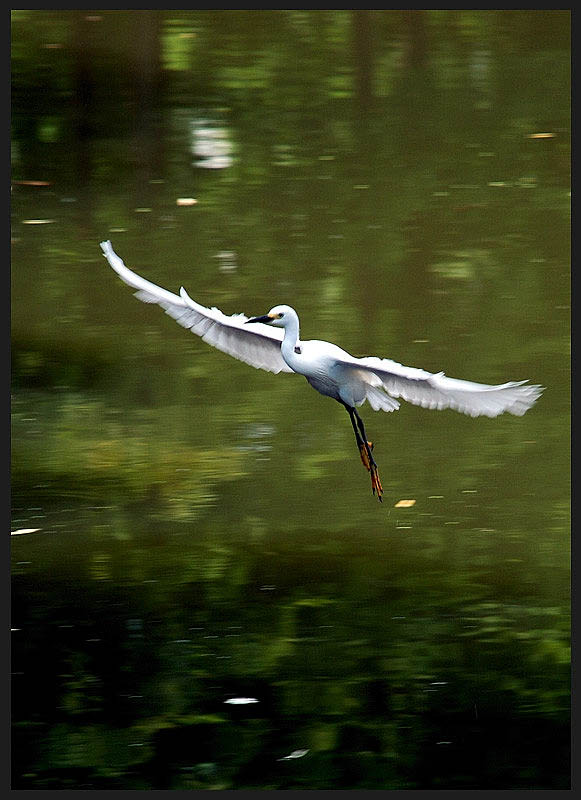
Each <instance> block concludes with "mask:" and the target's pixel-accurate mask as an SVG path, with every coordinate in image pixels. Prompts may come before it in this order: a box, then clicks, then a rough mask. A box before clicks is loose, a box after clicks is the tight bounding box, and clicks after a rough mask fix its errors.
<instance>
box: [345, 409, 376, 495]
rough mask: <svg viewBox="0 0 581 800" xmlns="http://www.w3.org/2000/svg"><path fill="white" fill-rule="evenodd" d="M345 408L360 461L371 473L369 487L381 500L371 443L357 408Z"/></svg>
mask: <svg viewBox="0 0 581 800" xmlns="http://www.w3.org/2000/svg"><path fill="white" fill-rule="evenodd" d="M345 408H346V409H347V411H348V412H349V419H350V420H351V425H352V426H353V431H354V432H355V441H356V442H357V447H358V448H359V455H360V456H361V461H362V462H363V466H364V467H365V469H366V470H367V471H368V472H370V473H371V489H372V491H373V494H375V492H377V499H378V500H379V501H380V502H382V494H383V487H382V485H381V481H380V479H379V472H378V469H377V464H376V463H375V459H374V458H373V456H372V455H371V451H372V449H373V443H372V442H370V441H368V439H367V434H366V433H365V426H364V425H363V420H362V419H361V417H360V416H359V414H358V413H357V410H356V409H355V408H353V406H348V405H345Z"/></svg>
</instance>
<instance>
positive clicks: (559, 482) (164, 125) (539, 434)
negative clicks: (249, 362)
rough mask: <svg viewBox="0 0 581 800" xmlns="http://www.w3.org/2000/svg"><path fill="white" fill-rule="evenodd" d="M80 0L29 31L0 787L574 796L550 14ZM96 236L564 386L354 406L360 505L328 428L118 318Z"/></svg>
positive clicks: (461, 366)
mask: <svg viewBox="0 0 581 800" xmlns="http://www.w3.org/2000/svg"><path fill="white" fill-rule="evenodd" d="M68 13H73V14H75V15H76V14H83V13H84V12H34V14H32V12H26V11H15V12H14V19H13V43H14V48H13V58H14V68H13V87H14V88H13V92H14V94H13V100H14V112H13V126H14V127H13V140H14V162H13V177H14V179H15V183H14V186H13V194H12V236H13V256H12V262H13V263H12V298H13V309H12V357H13V365H12V368H13V373H12V375H13V379H12V380H13V387H12V389H13V402H12V491H13V519H12V528H11V531H12V533H13V534H14V535H13V536H12V537H11V549H12V575H13V606H12V615H13V616H12V628H13V632H12V636H13V642H12V654H13V677H12V688H13V704H12V712H13V737H14V740H13V746H12V756H13V767H12V776H13V788H20V789H63V788H65V789H66V788H107V789H125V790H126V789H161V788H171V789H177V790H184V789H220V788H226V789H240V788H261V789H264V788H275V789H281V788H284V789H287V788H288V789H290V788H299V789H351V788H353V789H355V788H369V789H386V788H387V789H397V788H406V789H418V788H424V789H425V788H432V789H435V788H447V789H450V788H452V789H454V788H478V789H486V788H493V789H506V788H517V789H518V788H568V785H569V783H568V782H569V655H570V654H569V477H568V466H569V461H568V458H569V450H568V441H569V404H568V396H569V394H568V389H569V363H568V359H567V357H566V354H567V352H568V346H569V302H570V301H569V225H570V222H569V214H570V208H569V206H570V194H569V191H570V187H569V139H568V133H567V131H568V127H569V116H568V115H569V90H568V75H569V52H568V34H567V35H564V34H563V31H565V33H566V31H567V30H568V21H563V16H562V12H534V13H532V12H526V11H525V12H515V14H516V16H512V12H467V11H464V12H458V13H457V14H456V15H455V12H437V11H436V12H423V16H420V17H414V16H413V15H412V16H410V17H408V16H404V15H403V13H401V12H374V11H367V12H364V16H363V17H361V16H357V14H358V12H337V11H334V12H333V11H331V12H324V11H314V12H308V11H300V12H293V11H292V10H291V11H282V12H274V11H273V12H266V15H265V14H262V13H260V12H240V13H238V12H185V11H182V12H180V13H179V15H177V16H176V15H175V14H174V13H173V12H171V14H169V15H168V14H165V12H163V16H162V15H161V14H160V16H159V17H158V18H157V20H156V18H155V17H154V16H148V15H149V12H139V15H140V16H139V17H137V16H135V12H114V11H113V12H111V11H103V12H100V13H99V17H100V18H101V19H100V20H99V22H98V24H96V23H95V22H94V21H93V22H91V21H90V20H85V21H82V25H81V30H80V31H79V30H78V29H77V28H74V27H72V26H71V22H70V17H69V16H68ZM158 13H160V12H158ZM141 14H143V15H144V16H143V17H142V16H141ZM351 15H355V16H353V17H352V16H351ZM365 15H366V16H365ZM553 15H554V16H553ZM90 16H92V15H90ZM539 20H542V22H539ZM559 20H561V21H559ZM158 23H161V24H162V29H163V37H162V39H161V40H159V39H158V38H157V37H156V36H145V37H139V36H135V26H136V25H137V24H139V25H141V24H143V25H146V26H148V28H149V30H150V33H151V31H155V30H156V25H157V24H158ZM354 25H357V26H358V28H359V30H358V34H357V37H358V38H352V36H351V34H354V33H355V31H354V27H353V26H354ZM75 31H76V32H75ZM128 31H130V32H131V36H128ZM265 31H267V32H268V36H266V34H265ZM184 34H187V37H186V38H184V37H183V35H184ZM77 36H80V37H81V40H80V41H81V43H82V42H83V41H85V39H86V37H89V39H88V40H87V41H88V44H90V45H91V47H90V48H87V49H86V51H85V52H86V53H88V54H92V56H91V58H88V59H87V58H81V56H82V53H81V52H80V51H78V50H77V49H71V48H70V47H69V44H68V42H69V41H75V37H77ZM137 40H139V41H141V42H142V45H143V48H144V51H143V52H141V56H140V58H141V62H140V63H143V59H144V58H145V59H146V60H149V62H150V63H151V65H152V69H151V70H150V71H149V72H147V75H148V76H149V77H148V80H147V82H146V83H143V82H142V83H141V84H140V86H141V88H140V89H139V92H141V94H139V93H138V92H137V88H136V86H137V85H136V84H135V74H134V73H133V72H132V71H131V70H130V69H128V68H127V61H126V59H125V56H126V55H127V54H128V53H129V52H130V51H131V52H132V48H133V47H134V46H136V45H135V41H137ZM107 41H108V42H110V45H111V46H110V47H109V46H107V47H104V43H105V42H107ZM160 41H162V42H163V47H162V45H161V44H160ZM131 42H133V44H131ZM366 42H367V45H365V43H366ZM370 42H371V44H370ZM47 43H48V44H58V45H62V47H60V46H59V47H58V48H51V49H46V48H45V47H44V45H45V44H47ZM531 43H532V44H534V46H533V47H531V46H530V45H531ZM549 44H550V45H551V47H550V49H549V47H548V45H549ZM368 45H369V48H368V49H366V48H367V46H368ZM517 45H518V46H517ZM148 50H149V51H150V55H151V58H149V59H148V58H147V52H146V51H148ZM529 52H530V53H531V56H530V58H529V57H528V55H527V53H529ZM160 54H162V55H163V59H162V60H160V59H159V58H158V56H159V55H160ZM484 54H486V58H485V59H484V58H483V56H484ZM136 57H137V56H136ZM357 58H358V59H359V60H358V61H357V60H353V59H357ZM79 59H80V60H79ZM162 63H163V64H164V65H165V67H167V69H168V70H169V72H164V71H163V69H165V67H164V68H163V69H162V67H161V64H162ZM413 64H416V66H415V67H413V68H412V66H411V65H413ZM156 65H157V66H156ZM549 65H550V68H548V67H549ZM80 67H83V68H84V69H85V70H86V69H88V70H89V71H88V72H84V73H83V72H81V74H80V75H79V73H78V71H77V70H78V69H79V68H80ZM484 67H486V68H484ZM158 68H159V70H161V72H159V74H158ZM475 69H476V72H475ZM144 74H145V73H144ZM83 75H84V80H85V84H84V85H85V89H88V88H90V86H89V84H87V83H86V81H87V80H89V79H90V83H91V86H92V90H91V92H90V93H89V94H87V95H84V96H85V97H86V98H87V104H86V105H85V106H84V107H83V109H82V111H83V113H82V114H81V116H80V117H79V116H78V113H79V112H80V110H81V109H80V108H77V102H76V98H78V92H77V89H75V86H77V87H78V81H79V79H80V78H82V77H83ZM356 75H357V77H355V76H356ZM157 78H162V80H160V81H159V82H158V80H157ZM143 93H145V94H146V95H147V96H148V97H149V99H150V101H151V102H150V103H149V109H150V113H148V114H146V115H145V116H144V115H143V113H141V112H143V107H142V106H140V108H141V112H139V109H138V108H137V107H136V104H137V105H139V103H138V100H137V98H138V97H143V96H144V94H143ZM483 102H484V103H485V104H486V107H484V106H483V105H482V103H483ZM475 106H476V107H475ZM226 108H227V109H229V110H228V112H225V111H223V110H221V109H226ZM192 109H194V111H192ZM196 109H198V110H196ZM199 109H202V110H203V111H199ZM138 112H139V113H138ZM140 113H141V116H140ZM138 122H139V124H138ZM81 123H82V124H81ZM79 125H80V126H81V127H80V128H79ZM138 131H139V132H140V133H139V135H138ZM83 132H84V133H83ZM540 133H550V134H552V136H551V137H548V138H531V137H534V136H535V135H536V134H540ZM81 134H82V135H81ZM196 148H198V149H196ZM208 161H209V163H210V164H213V166H214V168H210V169H205V168H198V167H201V166H202V165H203V164H206V165H207V163H208ZM218 165H220V166H218ZM73 198H74V199H75V202H69V200H72V199H73ZM179 198H192V199H195V200H196V201H197V202H196V203H193V204H187V205H183V204H182V205H180V204H178V203H177V200H178V199H179ZM137 209H148V211H147V212H144V211H137ZM27 220H45V221H46V220H51V222H50V224H48V223H45V224H36V225H31V224H25V222H26V221H27ZM111 231H115V234H114V235H115V237H117V239H115V241H114V244H116V245H117V246H118V247H119V251H120V252H121V253H122V254H123V255H124V256H125V257H126V258H127V260H128V263H131V264H132V265H135V267H136V268H137V267H139V271H141V272H142V273H143V274H144V275H145V276H146V277H148V278H150V279H152V280H154V281H155V282H156V283H159V284H160V285H164V286H167V287H168V288H170V289H173V290H177V289H179V285H180V283H181V282H183V283H184V284H185V286H186V288H187V289H188V291H189V292H190V293H191V294H192V296H193V297H196V299H198V298H199V299H200V301H201V302H204V303H206V304H208V305H214V304H215V305H217V306H218V307H220V308H222V309H223V310H224V311H225V312H227V313H235V312H238V311H244V312H247V313H258V312H259V311H260V310H261V309H264V308H269V307H271V306H272V305H273V304H274V303H275V302H286V303H289V304H291V305H293V306H294V307H296V308H297V309H298V310H299V311H300V313H301V315H302V317H303V318H304V323H303V324H304V327H305V330H304V335H305V338H320V339H324V340H328V341H335V342H337V343H338V344H339V345H341V346H343V347H345V348H346V349H347V350H349V351H350V352H353V353H355V354H358V355H367V354H370V353H377V354H381V355H384V356H385V357H390V358H394V359H395V360H397V361H401V362H402V363H408V364H410V365H416V366H423V367H425V368H426V369H429V370H431V371H433V372H437V371H439V370H441V369H443V370H445V371H446V372H447V373H448V374H451V375H454V374H457V375H462V376H465V377H466V378H471V379H473V380H480V381H485V382H489V383H495V382H501V381H503V380H506V379H507V378H510V377H514V378H521V377H522V378H527V377H528V378H531V379H533V380H534V382H538V383H541V384H543V385H545V386H547V387H548V390H547V392H546V393H545V395H544V396H543V398H542V401H541V402H539V403H538V404H537V406H536V407H535V409H534V413H532V412H531V413H530V414H527V415H526V417H524V418H523V419H519V420H514V419H506V420H505V419H503V418H501V419H497V420H472V419H468V418H463V417H461V416H460V415H455V414H452V412H450V413H447V412H442V413H441V414H436V413H435V412H430V411H424V410H423V409H418V408H413V407H406V408H404V407H402V409H401V410H400V411H399V412H398V418H397V419H395V420H394V419H392V418H391V417H388V416H387V415H382V416H380V415H379V414H370V413H368V414H367V417H366V427H367V428H368V431H369V433H370V436H371V438H372V439H373V440H374V441H375V443H376V448H377V449H376V452H377V455H378V457H379V456H380V455H381V458H382V463H383V464H385V468H384V475H383V478H384V486H385V490H386V502H385V503H384V506H385V507H384V508H381V507H379V508H378V506H379V504H377V503H372V498H371V497H370V496H368V487H367V477H366V476H364V475H363V474H362V473H363V471H362V470H361V469H360V466H359V464H358V463H356V462H355V461H354V459H353V457H352V442H351V438H352V431H351V429H350V426H349V425H348V424H347V423H346V421H345V420H344V419H343V416H344V412H342V411H341V409H339V408H338V407H337V408H335V406H336V404H334V403H331V401H329V402H328V403H325V399H324V398H320V397H318V396H317V395H316V394H315V393H314V392H312V391H311V390H310V389H309V388H308V387H307V386H306V385H305V384H304V381H303V380H302V379H300V378H297V377H296V376H288V375H287V376H271V375H267V374H264V373H260V372H255V371H254V370H251V369H250V368H249V367H247V366H246V365H244V364H239V363H237V362H233V361H232V360H231V359H229V358H228V357H227V356H225V355H222V354H220V353H218V352H216V351H214V350H212V349H211V348H209V347H208V346H207V345H206V344H204V342H201V341H200V340H198V339H197V338H196V337H193V336H191V335H189V334H188V333H187V332H186V331H184V330H182V329H181V328H179V326H176V325H175V323H174V322H173V321H172V320H170V319H168V318H166V317H164V315H163V314H161V313H160V314H155V310H154V309H152V308H149V307H147V306H142V305H141V304H139V303H136V302H135V300H134V299H133V298H132V297H131V296H130V293H128V292H127V291H126V290H125V288H124V287H119V286H118V284H117V282H116V281H115V280H114V276H113V277H111V276H110V275H109V270H108V267H107V266H106V265H105V263H104V262H103V259H102V258H101V256H100V253H99V250H98V242H99V241H101V240H103V239H104V238H109V234H110V233H111ZM111 238H113V235H112V234H111ZM102 262H103V263H102ZM412 500H414V501H415V502H414V503H411V501H412ZM399 501H408V503H407V504H405V505H401V504H399V505H398V502H399ZM25 531H26V533H25ZM240 698H253V699H255V700H258V701H259V702H253V703H232V702H228V701H230V700H235V699H240Z"/></svg>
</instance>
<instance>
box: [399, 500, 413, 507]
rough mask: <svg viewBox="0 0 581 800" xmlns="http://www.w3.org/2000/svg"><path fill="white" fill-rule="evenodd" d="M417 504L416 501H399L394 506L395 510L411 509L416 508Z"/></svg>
mask: <svg viewBox="0 0 581 800" xmlns="http://www.w3.org/2000/svg"><path fill="white" fill-rule="evenodd" d="M415 504H416V501H415V500H398V501H397V503H396V504H395V505H394V508H411V507H412V506H415Z"/></svg>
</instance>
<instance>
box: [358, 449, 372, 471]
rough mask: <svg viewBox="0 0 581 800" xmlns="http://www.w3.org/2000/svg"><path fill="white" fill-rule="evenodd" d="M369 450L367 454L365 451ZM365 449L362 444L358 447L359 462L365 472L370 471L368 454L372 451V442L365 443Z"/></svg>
mask: <svg viewBox="0 0 581 800" xmlns="http://www.w3.org/2000/svg"><path fill="white" fill-rule="evenodd" d="M367 447H368V448H369V452H368V450H367ZM367 447H365V445H364V444H360V445H359V453H360V455H361V461H362V463H363V466H364V467H365V469H366V470H367V472H370V471H371V461H370V460H369V453H371V451H372V450H373V442H367Z"/></svg>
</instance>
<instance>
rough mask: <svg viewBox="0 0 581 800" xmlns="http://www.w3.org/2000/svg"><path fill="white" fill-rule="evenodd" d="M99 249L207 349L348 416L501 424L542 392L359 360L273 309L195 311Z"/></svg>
mask: <svg viewBox="0 0 581 800" xmlns="http://www.w3.org/2000/svg"><path fill="white" fill-rule="evenodd" d="M101 249H102V250H103V253H104V255H105V257H106V258H107V261H108V262H109V264H110V266H111V267H112V268H113V269H114V270H115V271H116V272H117V274H118V275H119V277H120V278H121V279H122V280H123V281H125V283H127V284H129V285H130V286H132V287H133V288H135V289H137V292H136V296H137V297H138V298H139V299H140V300H143V301H144V302H146V303H157V304H158V305H160V306H161V307H162V308H163V309H164V310H165V312H166V313H167V314H169V315H170V316H171V317H173V318H174V319H175V320H176V321H177V322H178V323H179V324H180V325H183V326H184V327H185V328H189V329H190V330H191V331H192V332H193V333H196V334H197V335H198V336H201V338H202V339H204V340H205V341H206V342H208V344H211V345H213V346H214V347H216V348H217V349H218V350H222V351H223V352H225V353H228V354H230V355H232V356H234V357H235V358H238V359H239V360H241V361H245V362H246V363H247V364H250V365H252V366H253V367H256V368H258V369H264V370H268V371H269V372H274V373H278V372H296V373H298V374H299V375H304V377H305V378H306V379H307V381H308V382H309V383H310V384H311V386H313V387H314V388H315V389H316V390H317V391H318V392H320V393H321V394H324V395H327V396H328V397H332V398H333V399H335V400H338V401H339V402H340V403H343V404H344V405H346V406H347V407H350V408H354V407H355V406H360V405H362V404H363V403H364V402H365V401H366V400H367V401H368V402H369V404H370V405H371V407H372V408H373V409H374V410H375V411H377V410H379V409H381V410H383V411H395V410H396V409H398V408H399V402H398V400H397V398H401V399H403V400H406V401H407V402H409V403H413V404H414V405H419V406H423V407H424V408H434V409H444V408H451V409H454V410H456V411H460V412H461V413H463V414H468V415H469V416H472V417H477V416H487V417H496V416H498V415H499V414H502V413H503V412H508V413H510V414H514V415H516V416H522V415H523V414H524V413H525V412H526V411H527V410H528V409H529V408H530V407H531V406H532V405H533V404H534V403H535V401H536V400H537V399H538V397H539V396H540V394H541V392H542V387H540V386H532V385H525V384H526V383H527V381H509V382H508V383H502V384H497V385H488V384H482V383H474V382H472V381H464V380H458V379H455V378H448V377H447V376H446V375H444V373H443V372H438V373H431V372H426V371H425V370H422V369H417V368H415V367H405V366H403V365H402V364H398V363H397V362H395V361H391V360H389V359H384V358H377V357H375V356H368V357H366V358H355V357H354V356H352V355H350V354H349V353H347V352H346V351H345V350H342V349H341V348H340V347H337V345H335V344H332V343H330V342H323V341H318V340H311V341H306V342H303V341H301V340H300V338H299V318H298V315H297V313H296V311H295V310H294V309H293V308H291V307H290V306H284V305H282V306H275V307H274V308H272V309H271V310H270V311H269V313H268V314H267V315H265V316H264V317H259V318H256V320H260V321H255V320H254V319H251V320H249V319H248V317H246V316H244V315H243V314H236V315H233V316H226V315H225V314H223V313H222V312H221V311H220V310H219V309H217V308H206V307H205V306H202V305H200V304H199V303H196V302H195V301H194V300H192V298H191V297H190V296H189V295H188V293H187V292H186V290H185V289H183V288H182V289H180V294H179V295H176V294H173V293H172V292H168V291H167V290H165V289H162V288H160V287H159V286H156V285H155V284H153V283H150V282H149V281H147V280H145V279H144V278H142V277H140V276H139V275H137V274H136V273H135V272H132V271H131V270H130V269H128V268H127V267H126V266H125V264H124V263H123V261H122V260H121V259H120V258H119V256H118V255H117V254H116V253H115V251H114V250H113V248H112V246H111V243H110V242H102V243H101ZM265 322H267V323H268V324H264V323H265ZM277 328H279V329H280V328H282V329H283V330H284V335H283V331H281V330H277Z"/></svg>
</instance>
